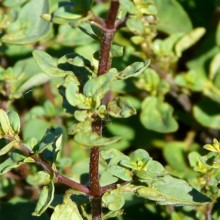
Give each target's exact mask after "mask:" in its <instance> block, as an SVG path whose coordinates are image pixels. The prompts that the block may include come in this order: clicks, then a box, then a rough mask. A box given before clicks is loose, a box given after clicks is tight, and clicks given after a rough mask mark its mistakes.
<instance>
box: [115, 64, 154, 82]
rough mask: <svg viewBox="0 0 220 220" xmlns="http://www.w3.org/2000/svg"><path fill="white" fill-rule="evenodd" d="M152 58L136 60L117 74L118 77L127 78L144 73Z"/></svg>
mask: <svg viewBox="0 0 220 220" xmlns="http://www.w3.org/2000/svg"><path fill="white" fill-rule="evenodd" d="M149 64H150V60H147V61H145V62H135V63H133V64H131V65H129V66H127V67H126V68H125V69H124V70H122V71H121V72H119V73H118V74H117V78H118V79H127V78H130V77H137V76H139V75H140V74H142V73H143V72H144V71H145V70H146V68H147V67H148V66H149Z"/></svg>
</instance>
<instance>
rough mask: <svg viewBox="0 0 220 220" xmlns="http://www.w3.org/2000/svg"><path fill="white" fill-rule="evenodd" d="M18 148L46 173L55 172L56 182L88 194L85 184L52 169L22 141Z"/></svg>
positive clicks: (11, 139) (51, 173)
mask: <svg viewBox="0 0 220 220" xmlns="http://www.w3.org/2000/svg"><path fill="white" fill-rule="evenodd" d="M13 140H14V138H10V141H13ZM19 150H20V151H21V152H22V153H23V154H24V155H25V156H27V157H31V158H32V159H33V160H34V161H35V162H36V163H37V164H39V165H40V166H41V167H42V168H43V169H44V170H45V171H46V172H47V173H49V174H50V175H53V174H55V178H54V181H55V182H57V183H62V184H64V185H67V186H69V187H71V188H73V189H76V190H79V191H81V192H84V193H85V194H89V192H90V190H89V188H88V187H87V186H85V185H83V184H80V183H77V182H75V181H73V180H71V179H69V178H67V177H65V176H63V175H62V174H61V173H60V172H59V171H57V170H56V171H54V170H53V168H52V167H51V165H50V164H49V163H48V162H47V161H45V160H43V159H42V158H41V157H40V156H39V155H36V154H34V153H33V152H31V150H30V149H29V148H27V147H26V146H25V145H24V144H23V143H22V142H19Z"/></svg>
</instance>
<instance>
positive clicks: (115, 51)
mask: <svg viewBox="0 0 220 220" xmlns="http://www.w3.org/2000/svg"><path fill="white" fill-rule="evenodd" d="M123 54H124V47H122V46H119V45H116V44H113V45H112V48H111V56H112V57H121V56H123Z"/></svg>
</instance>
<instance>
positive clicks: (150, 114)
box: [140, 97, 178, 133]
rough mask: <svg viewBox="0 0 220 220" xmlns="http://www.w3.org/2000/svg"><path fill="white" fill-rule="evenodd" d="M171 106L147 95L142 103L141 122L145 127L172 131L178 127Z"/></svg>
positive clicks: (163, 131)
mask: <svg viewBox="0 0 220 220" xmlns="http://www.w3.org/2000/svg"><path fill="white" fill-rule="evenodd" d="M172 113H173V108H172V107H171V106H170V105H169V104H167V103H165V102H162V101H161V100H160V99H158V98H156V97H147V98H146V99H145V100H144V102H143V103H142V111H141V114H140V120H141V123H142V124H143V125H144V127H145V128H147V129H149V130H153V131H157V132H161V133H169V132H174V131H176V130H177V128H178V124H177V122H176V120H175V119H174V118H173V115H172Z"/></svg>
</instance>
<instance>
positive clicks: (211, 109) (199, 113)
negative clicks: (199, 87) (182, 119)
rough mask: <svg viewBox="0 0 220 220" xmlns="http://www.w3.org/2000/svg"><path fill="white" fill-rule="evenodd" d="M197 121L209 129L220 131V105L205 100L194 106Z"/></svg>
mask: <svg viewBox="0 0 220 220" xmlns="http://www.w3.org/2000/svg"><path fill="white" fill-rule="evenodd" d="M193 115H194V117H195V119H196V120H197V121H198V122H199V123H200V124H201V125H203V126H205V127H208V128H214V129H220V105H219V103H217V102H214V101H212V100H210V99H204V100H202V101H200V102H198V103H197V104H196V105H195V106H193Z"/></svg>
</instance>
